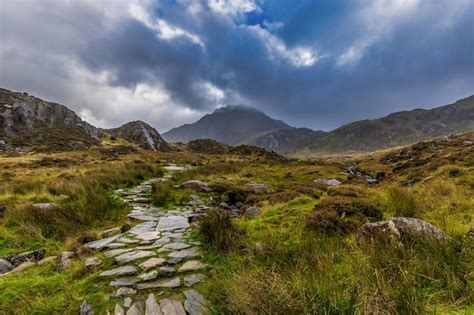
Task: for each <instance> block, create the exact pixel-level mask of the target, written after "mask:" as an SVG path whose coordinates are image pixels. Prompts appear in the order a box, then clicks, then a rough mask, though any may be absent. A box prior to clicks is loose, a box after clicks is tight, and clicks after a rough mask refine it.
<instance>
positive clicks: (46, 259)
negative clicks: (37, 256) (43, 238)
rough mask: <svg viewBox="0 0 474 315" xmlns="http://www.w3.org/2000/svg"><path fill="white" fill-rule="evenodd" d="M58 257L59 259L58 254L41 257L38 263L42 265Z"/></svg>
mask: <svg viewBox="0 0 474 315" xmlns="http://www.w3.org/2000/svg"><path fill="white" fill-rule="evenodd" d="M57 259H58V256H49V257H45V258H43V259H41V260H40V261H38V265H39V266H41V265H44V264H47V263H49V262H52V261H56V260H57Z"/></svg>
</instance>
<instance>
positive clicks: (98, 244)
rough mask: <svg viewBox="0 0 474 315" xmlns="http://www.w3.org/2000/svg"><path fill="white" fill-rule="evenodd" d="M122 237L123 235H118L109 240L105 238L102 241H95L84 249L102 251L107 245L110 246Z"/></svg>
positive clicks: (87, 244) (85, 245)
mask: <svg viewBox="0 0 474 315" xmlns="http://www.w3.org/2000/svg"><path fill="white" fill-rule="evenodd" d="M120 236H121V234H117V235H114V236H110V237H107V238H103V239H101V240H97V241H93V242H90V243H86V244H84V247H86V248H90V249H102V248H104V247H105V246H106V245H107V244H110V243H112V242H114V241H115V240H116V239H118V238H119V237H120Z"/></svg>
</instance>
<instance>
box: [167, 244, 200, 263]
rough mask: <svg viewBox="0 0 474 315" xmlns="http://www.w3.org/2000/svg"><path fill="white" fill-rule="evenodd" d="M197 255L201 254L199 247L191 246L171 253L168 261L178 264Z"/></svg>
mask: <svg viewBox="0 0 474 315" xmlns="http://www.w3.org/2000/svg"><path fill="white" fill-rule="evenodd" d="M196 256H199V248H198V247H191V248H187V249H183V250H180V251H175V252H171V253H169V254H168V262H170V263H173V264H176V263H178V262H180V261H182V260H183V259H185V258H192V257H196Z"/></svg>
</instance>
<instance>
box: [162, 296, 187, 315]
mask: <svg viewBox="0 0 474 315" xmlns="http://www.w3.org/2000/svg"><path fill="white" fill-rule="evenodd" d="M160 306H161V311H162V312H163V315H186V311H185V310H184V307H183V304H181V302H179V301H177V300H170V299H162V300H160Z"/></svg>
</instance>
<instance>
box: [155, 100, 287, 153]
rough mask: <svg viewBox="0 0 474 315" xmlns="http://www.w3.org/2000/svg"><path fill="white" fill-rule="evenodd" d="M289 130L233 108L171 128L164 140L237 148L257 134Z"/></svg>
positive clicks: (244, 109) (243, 108) (246, 110)
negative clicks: (201, 141) (207, 141)
mask: <svg viewBox="0 0 474 315" xmlns="http://www.w3.org/2000/svg"><path fill="white" fill-rule="evenodd" d="M289 128H291V127H290V126H288V125H287V124H285V123H284V122H282V121H280V120H274V119H272V118H270V117H268V116H267V115H265V114H264V113H262V112H260V111H258V110H256V109H254V108H250V107H246V106H241V105H234V106H227V107H222V108H219V109H216V110H215V111H214V112H213V113H212V114H208V115H205V116H203V117H202V118H201V119H199V120H198V121H197V122H195V123H193V124H186V125H183V126H180V127H177V128H174V129H171V130H169V131H168V132H165V133H164V134H163V137H164V139H165V140H166V141H170V142H188V141H192V140H196V139H213V140H217V141H219V142H223V143H226V144H231V145H235V144H238V143H240V142H241V141H243V140H245V139H246V138H248V137H251V136H253V135H255V134H258V133H263V132H269V131H273V130H278V129H289Z"/></svg>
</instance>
